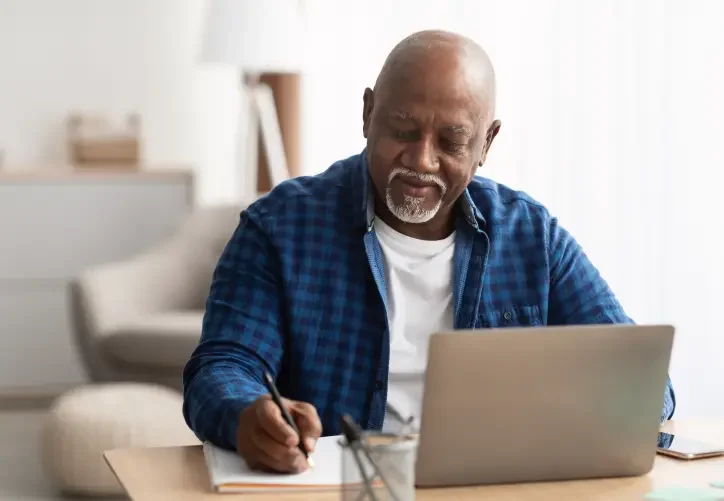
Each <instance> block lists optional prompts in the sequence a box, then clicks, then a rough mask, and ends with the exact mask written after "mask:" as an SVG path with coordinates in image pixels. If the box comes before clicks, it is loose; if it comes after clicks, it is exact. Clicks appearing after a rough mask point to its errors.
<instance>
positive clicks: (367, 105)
mask: <svg viewBox="0 0 724 501" xmlns="http://www.w3.org/2000/svg"><path fill="white" fill-rule="evenodd" d="M362 101H363V105H362V135H363V136H364V137H365V139H367V131H368V130H369V128H370V118H371V117H372V108H374V107H375V94H374V92H372V89H370V88H369V87H367V88H366V89H365V93H364V96H362Z"/></svg>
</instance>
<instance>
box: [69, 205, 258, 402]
mask: <svg viewBox="0 0 724 501" xmlns="http://www.w3.org/2000/svg"><path fill="white" fill-rule="evenodd" d="M244 206H245V205H242V204H239V205H234V206H222V207H215V208H206V209H199V210H197V211H196V212H194V213H193V214H191V215H190V216H189V218H188V219H187V220H185V221H184V222H183V224H182V225H181V227H180V228H179V229H178V231H177V232H176V233H175V234H174V235H173V236H172V237H171V238H169V239H168V240H167V241H164V242H162V243H161V244H159V245H158V246H156V247H154V248H151V249H149V250H148V251H146V252H144V253H142V254H141V255H137V256H135V257H133V258H132V259H129V260H127V261H124V262H116V263H108V264H105V265H102V266H99V267H96V268H93V269H89V270H86V271H85V272H84V273H83V274H82V275H81V276H80V277H78V278H77V279H76V280H74V281H73V282H72V285H71V294H70V297H71V310H72V312H71V318H72V319H73V323H74V331H75V334H76V341H77V343H78V346H79V349H80V352H81V357H82V360H83V362H84V364H85V365H86V369H87V372H88V376H89V377H90V379H91V380H92V381H95V382H112V381H140V382H150V383H159V384H163V385H165V386H169V387H172V388H176V389H180V388H181V374H182V370H183V367H184V365H185V364H186V362H187V360H188V358H189V356H190V355H191V352H192V351H193V349H194V348H195V347H196V345H197V343H198V342H199V337H200V335H201V322H202V319H203V312H204V304H205V301H206V297H207V295H208V293H209V286H210V284H211V277H212V273H213V270H214V267H215V266H216V262H217V261H218V258H219V256H220V255H221V252H222V251H223V249H224V247H225V246H226V243H227V242H228V240H229V238H230V237H231V234H232V233H233V231H234V229H235V228H236V225H237V223H238V221H239V215H240V213H241V211H242V209H243V208H244Z"/></svg>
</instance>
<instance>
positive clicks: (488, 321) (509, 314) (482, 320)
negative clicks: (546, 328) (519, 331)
mask: <svg viewBox="0 0 724 501" xmlns="http://www.w3.org/2000/svg"><path fill="white" fill-rule="evenodd" d="M540 325H543V320H542V319H541V314H540V308H539V307H538V306H537V305H533V306H511V307H509V308H504V309H502V310H496V311H486V312H483V313H481V314H480V315H478V318H477V321H476V325H475V327H476V328H483V329H491V328H498V327H535V326H540Z"/></svg>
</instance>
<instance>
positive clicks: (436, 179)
mask: <svg viewBox="0 0 724 501" xmlns="http://www.w3.org/2000/svg"><path fill="white" fill-rule="evenodd" d="M398 176H401V177H411V178H413V179H417V180H418V181H421V182H423V183H432V184H436V185H437V186H438V187H439V188H440V191H441V192H442V194H443V195H445V192H446V191H447V184H445V181H443V180H442V178H441V177H440V176H436V175H435V174H429V173H420V172H415V171H414V170H410V169H405V168H404V167H395V168H394V169H392V172H390V175H389V177H388V178H387V182H388V183H389V182H390V181H392V180H393V179H394V178H396V177H398Z"/></svg>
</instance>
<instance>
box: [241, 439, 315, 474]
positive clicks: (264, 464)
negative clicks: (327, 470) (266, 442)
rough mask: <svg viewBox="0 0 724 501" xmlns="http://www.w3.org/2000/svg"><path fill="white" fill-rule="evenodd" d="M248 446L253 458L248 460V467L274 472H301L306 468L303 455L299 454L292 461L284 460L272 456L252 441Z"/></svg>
mask: <svg viewBox="0 0 724 501" xmlns="http://www.w3.org/2000/svg"><path fill="white" fill-rule="evenodd" d="M250 448H251V451H250V452H251V457H252V458H253V459H252V460H251V461H249V467H250V468H252V469H255V470H261V471H271V472H276V473H301V472H303V471H304V470H305V469H307V464H306V461H304V456H302V455H301V454H300V455H299V456H300V458H301V459H297V460H296V461H294V462H284V461H280V460H278V459H275V458H274V457H272V456H271V455H270V454H268V453H267V452H266V451H265V450H264V449H263V448H261V447H259V446H257V445H256V444H255V443H253V441H252V444H251V447H250Z"/></svg>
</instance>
